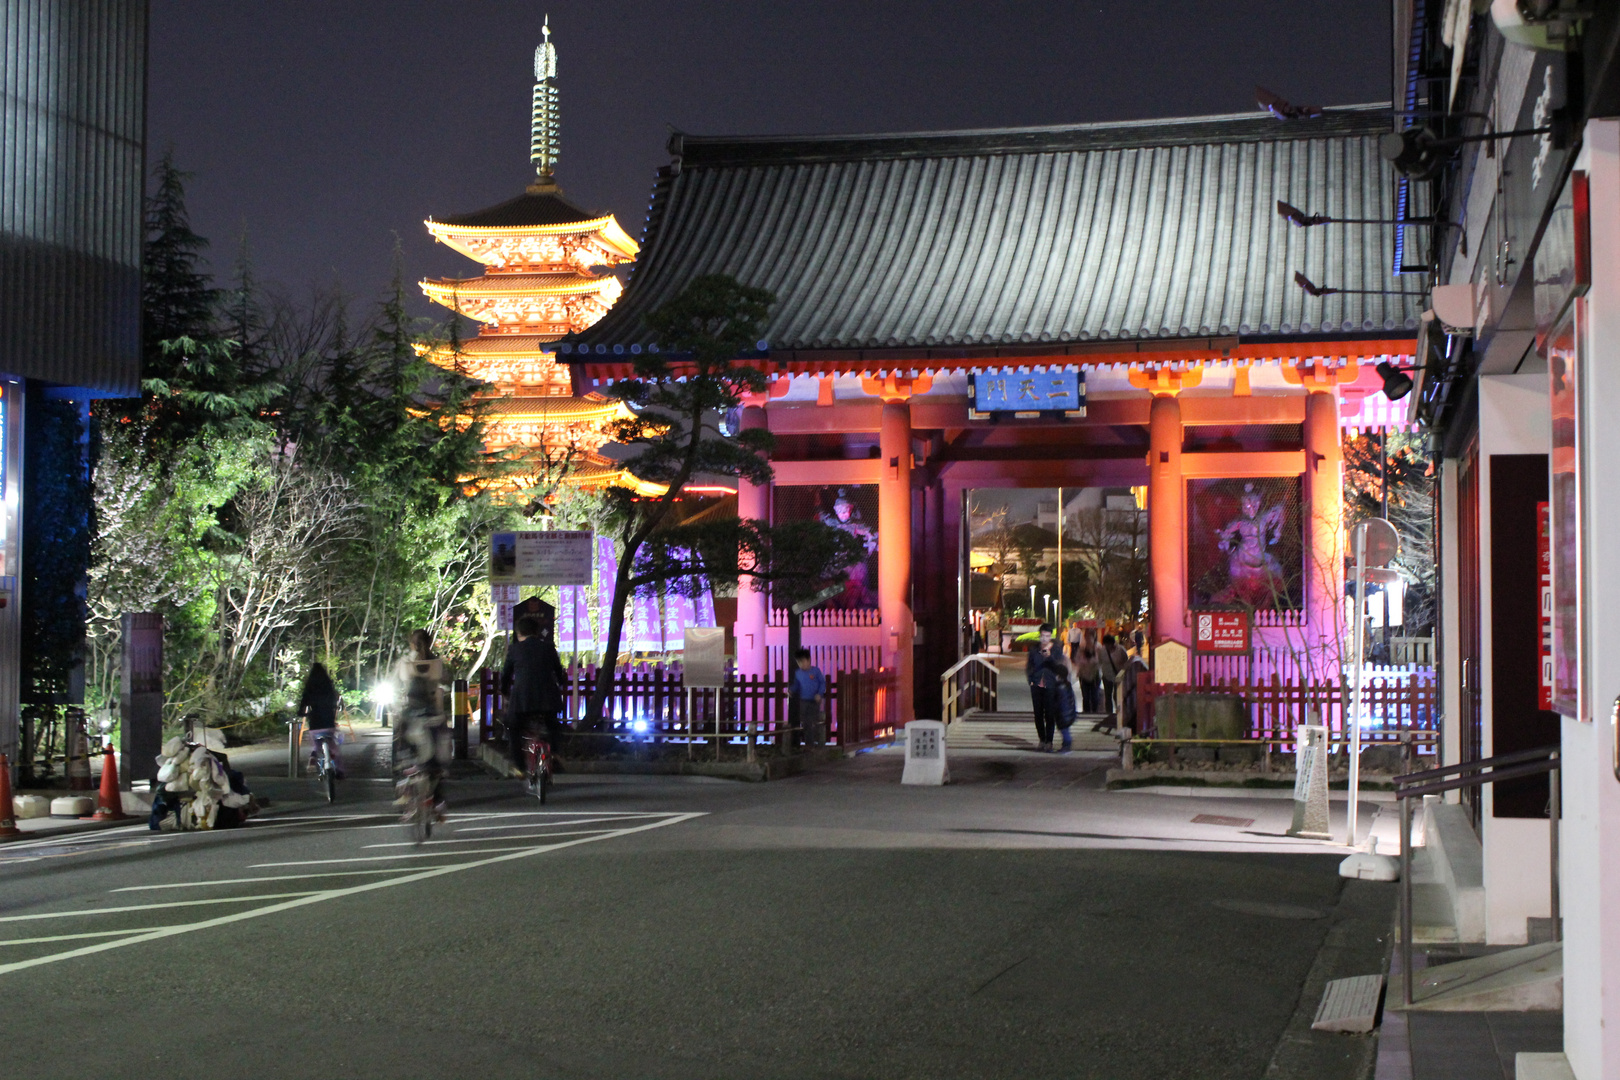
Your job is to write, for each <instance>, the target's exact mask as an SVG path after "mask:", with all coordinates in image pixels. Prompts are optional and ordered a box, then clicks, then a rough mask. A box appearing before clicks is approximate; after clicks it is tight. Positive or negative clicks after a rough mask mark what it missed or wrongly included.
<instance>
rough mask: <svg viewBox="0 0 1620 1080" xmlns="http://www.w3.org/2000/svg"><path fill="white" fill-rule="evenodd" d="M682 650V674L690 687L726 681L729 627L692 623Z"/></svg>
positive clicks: (717, 684) (687, 630)
mask: <svg viewBox="0 0 1620 1080" xmlns="http://www.w3.org/2000/svg"><path fill="white" fill-rule="evenodd" d="M685 634H686V644H685V647H684V648H683V649H682V651H681V678H682V680H683V682H684V683H685V685H686V688H687V689H688V690H691V689H693V688H694V687H721V686H725V685H726V629H725V627H723V626H688V627H687V628H686V630H685Z"/></svg>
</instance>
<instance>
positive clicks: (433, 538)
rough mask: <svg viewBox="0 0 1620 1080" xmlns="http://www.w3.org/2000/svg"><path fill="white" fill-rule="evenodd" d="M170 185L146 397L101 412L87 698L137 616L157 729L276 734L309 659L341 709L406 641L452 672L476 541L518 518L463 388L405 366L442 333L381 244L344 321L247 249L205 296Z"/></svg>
mask: <svg viewBox="0 0 1620 1080" xmlns="http://www.w3.org/2000/svg"><path fill="white" fill-rule="evenodd" d="M184 181H185V176H184V174H183V173H181V172H180V171H179V170H178V169H176V168H175V166H174V164H173V162H172V160H170V159H169V158H165V159H164V161H163V162H162V163H161V164H160V165H159V167H158V170H157V184H156V191H155V194H154V196H153V198H152V199H151V201H150V203H149V206H148V212H147V226H148V229H147V249H146V257H145V258H146V267H147V276H146V290H145V293H144V295H143V303H144V304H145V313H144V323H145V327H146V330H147V340H146V348H145V362H146V367H145V370H144V372H143V375H144V378H143V395H142V397H141V398H140V399H138V400H132V401H128V402H114V403H102V404H100V405H98V407H97V418H98V421H99V424H100V429H101V431H102V432H103V433H104V438H103V446H104V449H103V452H102V454H101V456H100V459H99V461H98V463H97V467H96V470H95V477H94V494H95V505H96V518H97V530H96V535H95V538H94V543H93V545H92V547H91V555H90V573H89V598H88V607H89V616H90V618H89V624H90V625H89V646H90V647H89V656H90V664H89V667H90V682H91V686H90V698H91V704H92V705H96V704H102V703H109V702H111V701H113V700H115V699H116V694H117V684H118V650H119V640H118V638H119V623H120V616H121V615H122V614H123V613H125V612H134V611H155V612H159V613H161V614H163V615H164V616H165V617H166V619H167V629H166V633H165V667H166V671H165V686H166V694H167V698H168V711H169V714H170V716H171V718H172V719H178V718H180V717H182V716H186V715H197V716H202V717H206V718H208V719H209V720H210V721H212V722H215V723H220V722H239V721H243V720H249V721H251V720H253V718H255V717H264V718H265V720H266V722H270V723H273V722H274V720H275V716H274V714H275V712H276V711H277V710H282V709H285V708H287V707H288V699H289V697H293V696H295V695H296V692H297V689H298V686H299V684H300V682H301V680H302V678H303V676H304V673H305V672H306V671H307V670H308V667H309V664H310V663H311V662H313V661H314V660H322V661H324V662H325V663H327V665H328V666H329V667H330V668H331V669H332V671H333V673H334V675H335V676H336V677H338V678H339V680H340V681H341V682H343V683H344V684H346V686H347V687H348V689H347V690H346V695H347V697H349V698H356V699H357V695H361V694H363V693H364V692H365V691H366V690H367V689H369V687H370V685H371V684H372V683H373V682H374V681H376V680H377V679H378V678H380V677H382V676H383V674H384V673H385V672H386V671H387V670H388V669H389V667H390V666H391V664H392V662H393V660H394V658H395V657H396V656H397V655H398V654H399V651H400V650H401V649H402V647H403V643H404V640H405V637H406V635H407V634H408V633H409V631H410V630H411V629H413V628H415V627H428V628H431V629H433V630H435V631H436V632H438V634H439V637H440V644H441V652H442V653H443V654H444V655H445V657H446V659H447V661H448V662H449V663H450V665H451V667H452V669H459V670H466V667H467V665H469V664H471V663H474V662H476V661H477V660H478V659H479V658H480V657H481V656H484V655H487V654H488V651H489V647H490V644H491V642H492V641H493V640H494V637H495V633H494V629H493V625H492V623H493V612H492V611H491V610H490V606H489V601H488V595H487V592H486V591H485V590H483V589H482V587H481V586H482V582H483V575H484V568H485V561H486V559H487V550H488V538H489V534H490V533H491V532H492V531H494V530H496V529H499V528H510V527H512V525H513V524H515V523H516V522H517V521H520V520H521V517H520V516H519V514H518V512H517V511H516V510H515V509H513V508H511V507H509V506H506V505H503V504H502V503H500V502H499V501H497V500H496V499H495V498H493V497H492V496H490V495H489V494H488V493H487V489H488V488H489V486H490V484H491V483H492V482H493V481H494V480H497V479H500V478H501V477H502V476H503V475H505V470H508V469H509V468H510V467H511V466H512V461H511V458H512V455H486V454H485V453H484V452H483V450H482V442H483V425H482V422H481V415H480V408H479V406H478V405H477V404H476V402H475V401H474V400H473V398H472V395H473V394H474V392H475V391H476V390H477V384H475V383H474V382H472V381H471V380H468V379H466V378H463V377H460V376H459V375H456V374H454V373H446V372H443V371H441V370H440V369H438V368H436V367H434V366H433V365H432V364H429V363H427V362H426V361H425V360H423V359H422V358H421V357H419V356H418V354H417V345H418V343H419V342H421V341H423V339H424V338H431V337H432V336H433V335H434V334H435V333H439V334H441V335H442V334H444V333H445V331H443V330H436V328H434V327H432V326H430V325H427V324H426V322H425V321H424V320H416V319H413V318H411V316H410V314H409V312H408V309H407V307H406V296H407V293H406V280H407V279H406V277H405V274H404V268H403V266H402V264H401V262H400V261H399V258H398V255H397V251H396V261H395V267H394V270H395V273H394V280H393V282H392V285H391V287H390V289H389V291H388V293H387V294H386V295H385V296H384V297H383V298H382V300H381V302H380V303H379V304H378V305H377V306H376V308H375V309H374V310H373V311H371V312H369V313H367V314H366V315H365V317H364V318H362V319H359V320H358V322H357V323H356V321H355V320H352V319H351V313H350V302H349V300H348V298H346V297H345V296H343V294H342V293H341V292H339V291H337V290H336V289H327V290H314V291H312V292H311V293H310V294H309V295H308V298H307V299H305V300H303V301H300V302H297V303H294V302H292V301H289V300H287V299H286V298H284V297H281V296H278V295H276V294H273V293H267V292H266V291H264V290H263V289H261V288H260V286H259V285H258V283H257V282H256V281H255V279H254V276H253V273H252V266H251V263H250V261H249V259H248V255H247V245H246V243H245V241H244V242H243V244H242V246H241V252H240V256H239V258H238V260H237V265H236V267H235V271H234V274H233V277H234V287H233V288H231V289H228V290H219V289H216V288H215V287H214V286H213V284H212V282H211V280H210V279H209V276H208V274H207V271H206V268H205V264H204V256H205V253H206V251H207V242H206V241H205V240H203V239H202V238H201V237H198V236H197V235H196V234H195V233H194V232H192V231H191V228H190V225H189V222H188V217H187V214H186V210H185V185H184ZM455 333H456V330H455V328H454V326H453V325H452V327H451V328H450V329H449V330H448V334H449V336H450V337H452V338H453V337H454V335H455ZM250 729H251V725H250Z"/></svg>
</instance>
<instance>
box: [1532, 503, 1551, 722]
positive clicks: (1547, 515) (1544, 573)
mask: <svg viewBox="0 0 1620 1080" xmlns="http://www.w3.org/2000/svg"><path fill="white" fill-rule="evenodd" d="M1536 570H1537V574H1538V578H1539V580H1538V582H1537V584H1539V585H1540V587H1541V635H1540V641H1541V647H1540V653H1541V679H1540V685H1539V686H1538V687H1537V690H1538V696H1539V698H1540V704H1541V707H1542V708H1543V709H1551V708H1552V707H1553V576H1552V504H1551V503H1537V504H1536Z"/></svg>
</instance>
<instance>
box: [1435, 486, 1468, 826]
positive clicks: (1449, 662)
mask: <svg viewBox="0 0 1620 1080" xmlns="http://www.w3.org/2000/svg"><path fill="white" fill-rule="evenodd" d="M1459 464H1460V463H1459V462H1458V461H1457V460H1456V459H1455V458H1448V459H1446V460H1445V461H1443V462H1441V465H1440V656H1439V657H1438V659H1439V665H1438V667H1439V672H1440V763H1441V764H1442V765H1455V764H1457V763H1458V762H1459V761H1461V760H1462V730H1463V727H1462V725H1463V716H1464V715H1465V714H1466V713H1467V711H1468V706H1467V704H1466V701H1465V699H1464V698H1463V693H1462V616H1461V603H1460V601H1459V597H1460V596H1461V595H1462V594H1461V592H1460V585H1459V582H1458V577H1459V576H1460V574H1461V560H1460V559H1459V558H1458V554H1457V531H1458V530H1457V473H1458V472H1459V468H1458V466H1459ZM1445 801H1446V802H1450V803H1454V802H1458V801H1460V795H1459V793H1458V792H1455V791H1448V792H1446V795H1445Z"/></svg>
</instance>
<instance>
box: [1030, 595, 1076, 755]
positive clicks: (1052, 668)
mask: <svg viewBox="0 0 1620 1080" xmlns="http://www.w3.org/2000/svg"><path fill="white" fill-rule="evenodd" d="M1024 675H1025V677H1026V678H1027V679H1028V680H1029V696H1030V699H1031V700H1032V701H1033V702H1034V704H1035V735H1036V737H1037V738H1038V739H1039V740H1040V744H1041V745H1040V750H1041V753H1043V754H1050V753H1051V752H1052V736H1053V733H1054V732H1055V731H1056V730H1057V725H1058V721H1059V720H1060V719H1061V716H1060V713H1061V711H1062V707H1061V703H1060V702H1059V700H1058V687H1059V686H1062V685H1063V684H1065V683H1067V682H1068V681H1069V665H1068V664H1065V663H1064V662H1063V651H1062V649H1061V648H1060V647H1058V646H1057V645H1055V644H1054V643H1053V641H1052V624H1051V623H1041V629H1040V640H1039V641H1037V642H1036V643H1035V644H1033V645H1031V646H1030V647H1029V657H1028V658H1027V659H1026V660H1025V662H1024Z"/></svg>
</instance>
